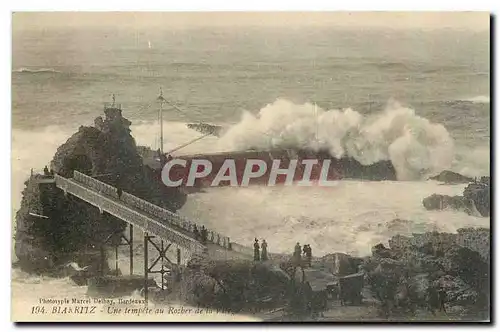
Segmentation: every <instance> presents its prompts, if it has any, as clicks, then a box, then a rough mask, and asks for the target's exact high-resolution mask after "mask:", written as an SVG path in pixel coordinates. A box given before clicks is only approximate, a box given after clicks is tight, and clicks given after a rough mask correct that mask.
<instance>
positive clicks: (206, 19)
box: [12, 11, 490, 31]
mask: <svg viewBox="0 0 500 332" xmlns="http://www.w3.org/2000/svg"><path fill="white" fill-rule="evenodd" d="M12 22H13V29H14V30H23V29H40V28H51V27H83V28H84V27H89V28H91V27H100V26H122V27H135V28H148V27H152V28H153V27H173V28H191V27H201V26H222V27H231V26H278V27H279V26H333V27H349V28H363V27H371V28H392V29H442V28H447V29H467V30H476V31H484V30H489V24H490V14H489V13H488V12H324V11H323V12H14V13H13V14H12Z"/></svg>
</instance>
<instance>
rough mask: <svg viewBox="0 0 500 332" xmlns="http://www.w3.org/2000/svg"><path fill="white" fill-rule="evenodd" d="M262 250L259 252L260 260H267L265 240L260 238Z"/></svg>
mask: <svg viewBox="0 0 500 332" xmlns="http://www.w3.org/2000/svg"><path fill="white" fill-rule="evenodd" d="M261 247H262V252H261V254H260V257H261V260H262V261H267V242H266V240H264V239H263V240H262V245H261Z"/></svg>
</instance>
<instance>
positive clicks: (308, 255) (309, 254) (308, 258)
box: [306, 244, 312, 267]
mask: <svg viewBox="0 0 500 332" xmlns="http://www.w3.org/2000/svg"><path fill="white" fill-rule="evenodd" d="M306 249H307V250H306V262H307V265H309V267H311V261H312V249H311V245H310V244H308V245H307V248H306Z"/></svg>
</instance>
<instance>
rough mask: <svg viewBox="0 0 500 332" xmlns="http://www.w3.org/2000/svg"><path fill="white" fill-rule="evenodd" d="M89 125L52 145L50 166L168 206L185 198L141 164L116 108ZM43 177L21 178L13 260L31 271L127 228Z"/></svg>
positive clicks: (175, 206) (174, 206)
mask: <svg viewBox="0 0 500 332" xmlns="http://www.w3.org/2000/svg"><path fill="white" fill-rule="evenodd" d="M94 124H95V125H94V126H93V127H84V126H81V127H80V128H79V130H78V131H77V132H76V133H75V134H73V135H72V136H71V137H70V138H69V139H68V140H67V141H66V142H65V143H64V144H62V145H61V146H60V147H59V148H58V149H57V152H56V153H55V155H54V158H53V159H52V161H51V163H50V164H51V169H52V171H54V172H55V173H57V174H59V175H62V176H64V177H72V176H73V171H74V170H77V171H79V172H82V173H85V174H88V175H90V176H93V177H96V178H98V179H99V180H101V181H103V182H106V183H108V184H110V185H113V186H116V187H118V188H121V189H122V190H123V191H126V192H129V193H131V194H133V195H136V196H138V197H140V198H142V199H145V200H148V201H150V202H151V203H153V204H156V205H159V206H162V207H164V208H167V209H169V210H171V211H175V210H177V209H179V208H180V207H181V206H182V205H183V204H184V203H185V201H186V195H185V194H182V193H180V192H179V191H178V190H177V189H176V188H167V187H166V186H164V185H162V183H161V181H160V178H159V176H160V174H157V173H155V171H154V170H152V169H150V168H148V167H146V166H144V165H143V160H142V158H141V156H140V155H139V153H138V151H137V146H136V144H135V140H134V138H133V137H132V135H131V131H130V124H131V123H130V121H128V120H127V119H125V118H124V117H123V116H122V114H121V110H120V109H117V108H107V109H105V118H104V119H103V118H102V117H98V118H96V119H95V121H94ZM45 177H46V176H43V175H34V176H32V177H31V178H30V179H29V180H28V181H26V183H25V185H26V188H25V189H24V191H23V197H22V201H21V208H20V209H19V211H18V212H17V214H16V237H15V252H16V255H17V257H18V259H19V263H18V264H19V266H21V267H22V268H23V269H25V270H31V271H35V272H47V271H54V267H55V266H57V265H59V264H62V263H64V262H65V261H67V260H71V259H72V258H71V257H72V253H75V254H76V253H81V252H82V251H83V250H86V248H94V249H95V248H98V247H99V246H100V245H101V244H102V243H103V240H104V239H105V238H107V237H108V236H109V235H110V234H112V233H120V232H122V231H123V230H124V229H125V227H126V224H125V223H124V222H122V221H121V220H118V219H116V218H115V217H113V216H111V215H108V214H106V213H104V214H102V215H101V214H100V213H99V210H98V209H97V208H95V207H93V206H90V205H89V204H87V203H84V202H82V201H80V200H78V199H77V198H75V197H72V196H71V195H68V197H65V196H64V194H63V192H62V191H61V190H59V189H58V188H56V187H55V185H54V184H53V183H52V184H51V183H41V182H43V181H41V180H42V179H43V178H45ZM30 213H31V214H30ZM33 214H35V215H40V216H43V217H40V216H34V215H33ZM73 256H75V255H73ZM77 256H81V255H77ZM96 264H97V263H96Z"/></svg>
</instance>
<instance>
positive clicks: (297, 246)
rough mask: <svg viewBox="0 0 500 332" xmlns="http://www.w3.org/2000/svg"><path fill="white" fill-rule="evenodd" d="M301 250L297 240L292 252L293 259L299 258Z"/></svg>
mask: <svg viewBox="0 0 500 332" xmlns="http://www.w3.org/2000/svg"><path fill="white" fill-rule="evenodd" d="M301 252H302V250H301V248H300V243H298V242H297V243H296V244H295V250H294V252H293V257H294V258H295V259H297V260H300V256H301Z"/></svg>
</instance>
